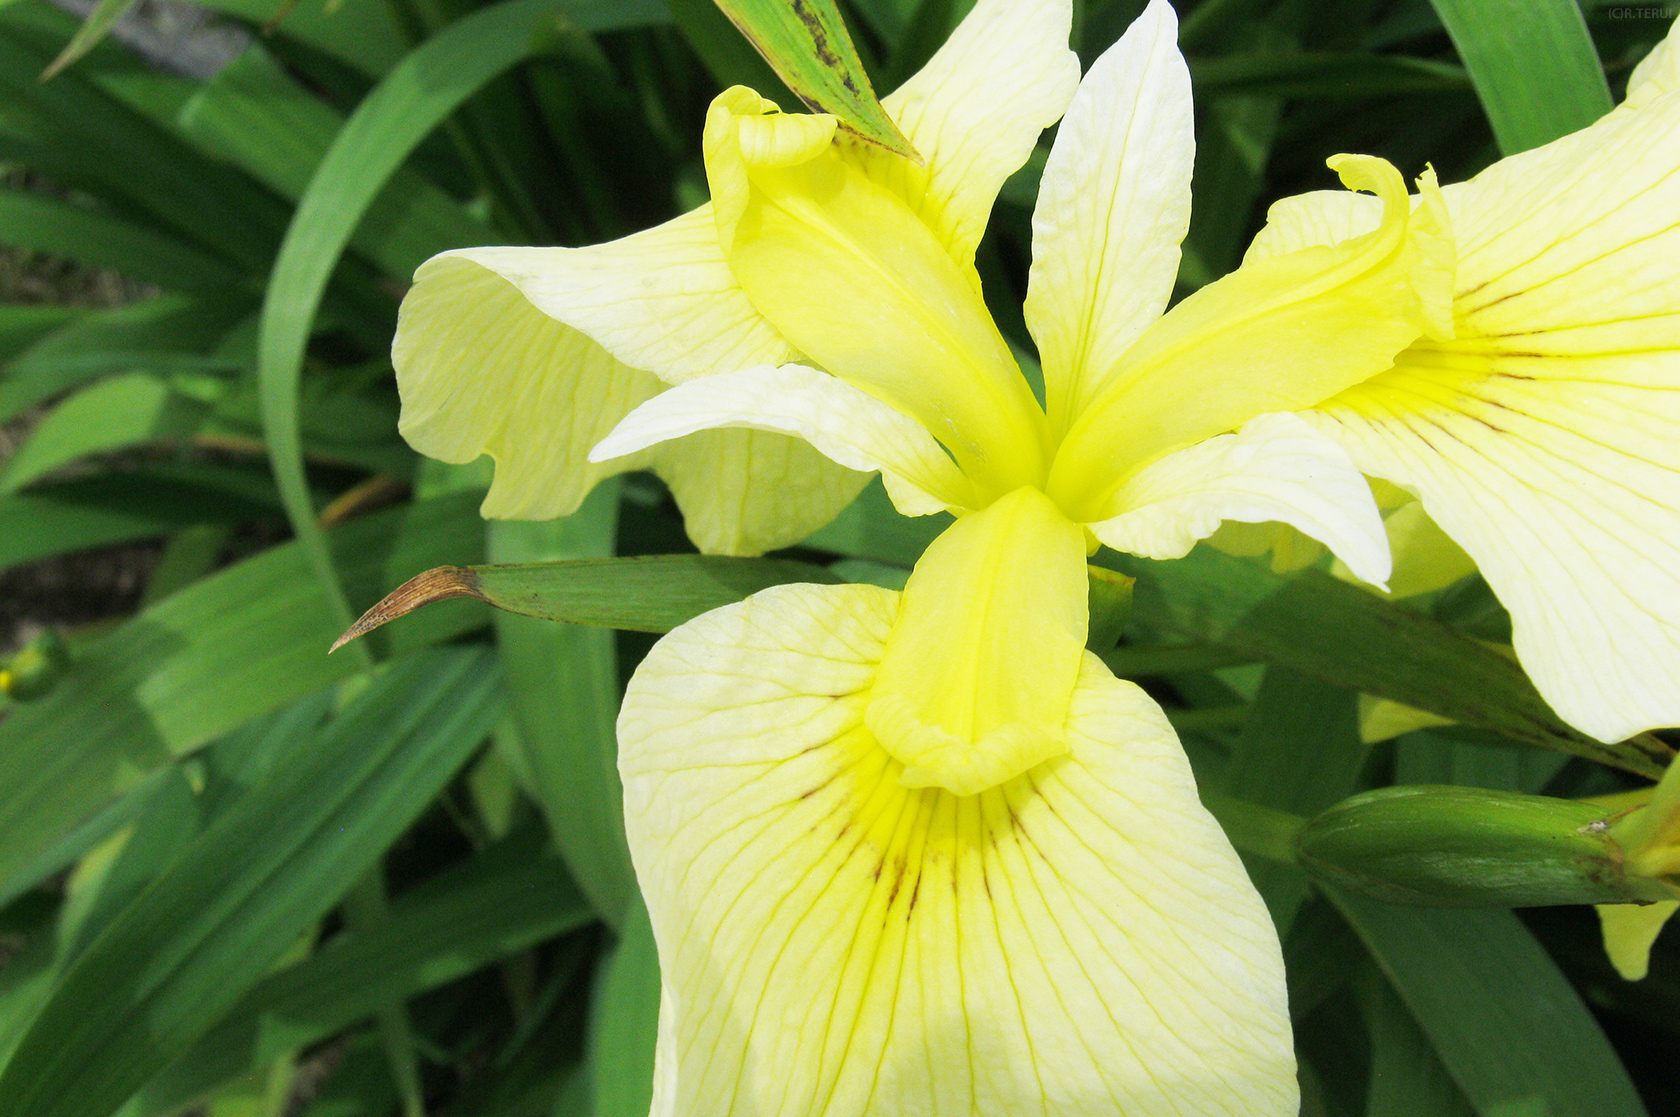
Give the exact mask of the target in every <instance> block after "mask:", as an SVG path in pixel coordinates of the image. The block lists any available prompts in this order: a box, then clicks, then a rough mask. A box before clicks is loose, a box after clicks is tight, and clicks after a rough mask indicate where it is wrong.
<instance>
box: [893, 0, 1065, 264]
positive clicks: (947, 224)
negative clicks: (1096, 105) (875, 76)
mask: <svg viewBox="0 0 1680 1117" xmlns="http://www.w3.org/2000/svg"><path fill="white" fill-rule="evenodd" d="M1072 22H1073V4H1072V3H1071V2H1070V0H980V2H979V3H978V4H976V5H975V6H974V10H973V11H971V12H970V13H969V14H968V16H967V18H965V19H964V20H963V21H962V23H961V24H960V25H959V26H958V27H957V29H956V31H954V32H952V34H951V37H950V38H949V39H947V40H946V41H945V45H944V46H943V47H941V48H940V49H939V51H938V52H937V53H936V54H935V55H934V56H933V58H932V59H930V60H929V61H928V64H927V65H926V66H924V67H922V69H921V71H920V72H919V73H917V74H916V75H915V76H914V77H912V78H911V79H910V80H909V81H907V82H905V83H904V84H903V85H902V86H900V87H899V88H898V89H897V90H895V91H894V92H892V93H890V94H888V95H887V96H886V97H884V98H882V105H883V106H884V107H885V108H886V110H887V112H888V114H889V115H891V116H892V118H893V119H894V120H895V121H897V123H898V126H899V129H900V130H901V131H903V133H904V135H905V136H906V137H907V138H908V139H909V140H910V142H911V144H912V145H914V146H915V148H916V151H917V152H918V153H919V154H920V155H921V156H922V158H923V160H924V161H925V163H924V166H922V167H917V166H915V165H914V164H912V163H910V162H908V161H907V160H904V159H896V158H895V159H887V158H881V159H878V160H875V161H874V162H873V163H872V165H871V168H870V170H871V174H872V175H873V176H875V177H877V178H878V179H880V180H881V181H885V182H889V183H891V184H892V185H894V186H895V188H896V189H898V190H899V192H900V193H902V194H903V195H904V196H905V197H906V198H908V199H910V200H911V202H912V205H913V207H914V208H915V210H916V212H917V213H919V214H920V215H921V217H922V220H923V221H924V222H926V223H927V225H928V226H929V227H930V228H932V229H933V230H934V231H935V232H936V233H937V234H938V235H939V236H940V239H941V240H942V241H943V242H944V244H945V247H946V248H947V250H948V251H949V252H950V254H951V256H952V257H953V258H954V259H956V260H957V261H958V262H960V263H963V264H967V263H969V262H971V261H972V260H973V259H974V248H975V246H976V245H977V244H979V243H980V235H981V234H982V233H984V232H985V231H986V221H987V219H988V218H989V217H990V216H991V212H992V203H993V202H994V201H996V200H997V193H998V190H999V189H1001V188H1002V186H1003V181H1004V179H1006V178H1008V177H1009V176H1010V175H1012V174H1014V173H1015V172H1016V171H1017V170H1019V169H1020V167H1021V165H1022V164H1023V163H1025V162H1026V161H1027V156H1028V155H1030V154H1032V149H1033V145H1034V144H1036V143H1037V142H1038V137H1039V135H1040V134H1041V133H1042V132H1043V131H1044V129H1046V128H1048V127H1050V125H1052V124H1054V123H1056V121H1057V119H1058V118H1059V117H1060V116H1061V115H1062V112H1063V110H1064V109H1066V108H1067V105H1068V101H1069V100H1070V99H1071V98H1072V97H1073V91H1074V88H1075V86H1077V85H1078V84H1079V58H1078V56H1077V55H1075V54H1074V53H1073V51H1071V50H1069V49H1068V33H1069V30H1070V28H1071V26H1072Z"/></svg>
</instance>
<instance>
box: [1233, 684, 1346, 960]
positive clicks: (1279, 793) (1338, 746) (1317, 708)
mask: <svg viewBox="0 0 1680 1117" xmlns="http://www.w3.org/2000/svg"><path fill="white" fill-rule="evenodd" d="M1357 700H1358V695H1357V694H1355V693H1354V692H1353V691H1351V690H1347V689H1345V688H1343V687H1338V686H1332V685H1330V684H1328V683H1325V682H1323V681H1322V680H1319V679H1315V678H1311V677H1309V676H1306V675H1300V674H1297V673H1296V672H1294V671H1291V670H1289V669H1288V668H1284V667H1277V666H1272V667H1268V668H1267V669H1266V674H1265V677H1264V678H1263V679H1262V680H1261V682H1260V690H1259V692H1258V693H1257V694H1256V695H1255V699H1254V709H1253V712H1252V713H1251V714H1250V716H1249V718H1248V721H1247V723H1246V726H1245V727H1244V729H1243V732H1242V734H1241V736H1239V737H1238V738H1237V743H1236V746H1235V748H1233V750H1232V752H1231V758H1230V760H1229V762H1228V763H1227V764H1226V766H1225V772H1224V790H1225V791H1226V792H1227V793H1228V794H1230V795H1234V796H1240V797H1241V798H1242V799H1244V800H1245V801H1247V802H1250V803H1255V804H1257V805H1259V806H1263V807H1270V808H1273V809H1276V810H1282V811H1289V812H1292V813H1294V814H1297V815H1304V816H1311V815H1314V814H1317V813H1318V812H1319V811H1321V810H1323V809H1324V808H1325V807H1328V806H1329V805H1330V804H1332V803H1334V802H1335V801H1336V800H1338V799H1340V798H1342V797H1343V796H1345V795H1348V794H1350V793H1351V792H1352V791H1353V789H1354V784H1355V781H1357V780H1358V778H1359V769H1360V765H1361V764H1362V763H1363V761H1364V759H1365V747H1364V745H1362V744H1361V743H1360V740H1359V712H1358V708H1357ZM1249 875H1250V876H1251V877H1252V878H1253V880H1254V884H1255V887H1256V888H1258V889H1259V890H1260V895H1261V896H1262V897H1263V898H1264V899H1265V901H1266V906H1267V907H1268V908H1269V909H1270V910H1271V913H1272V920H1273V921H1274V922H1275V923H1276V924H1277V927H1278V933H1279V934H1280V935H1287V934H1288V933H1289V928H1290V926H1291V925H1292V924H1293V923H1294V922H1295V915H1296V913H1297V912H1298V911H1299V910H1300V907H1301V904H1302V903H1304V902H1305V901H1306V899H1307V896H1308V895H1309V894H1310V891H1311V888H1310V885H1309V884H1308V883H1307V877H1306V874H1305V873H1303V872H1302V871H1301V870H1300V868H1298V867H1297V866H1295V865H1279V864H1275V863H1257V862H1251V863H1250V864H1249Z"/></svg>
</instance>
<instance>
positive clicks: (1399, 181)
mask: <svg viewBox="0 0 1680 1117" xmlns="http://www.w3.org/2000/svg"><path fill="white" fill-rule="evenodd" d="M1325 162H1326V164H1327V165H1328V166H1329V167H1330V169H1331V170H1333V171H1335V172H1336V175H1337V177H1339V178H1340V179H1341V180H1342V185H1344V186H1346V187H1347V188H1348V189H1349V190H1360V191H1364V192H1366V193H1369V194H1375V195H1376V196H1377V197H1378V198H1379V199H1380V200H1381V201H1382V204H1383V216H1382V224H1381V225H1380V226H1379V227H1378V228H1377V230H1376V231H1375V232H1374V233H1372V234H1369V235H1371V236H1373V237H1376V238H1378V239H1390V238H1391V239H1392V243H1393V246H1394V248H1395V249H1405V250H1409V251H1410V253H1411V257H1412V258H1411V259H1410V260H1409V261H1408V264H1409V267H1408V271H1409V273H1410V280H1411V286H1412V288H1413V290H1414V291H1415V292H1416V293H1417V296H1418V300H1419V307H1418V309H1419V312H1420V316H1421V318H1422V320H1423V321H1422V324H1423V327H1424V332H1425V333H1426V334H1427V335H1428V336H1430V337H1432V338H1435V339H1437V340H1440V339H1445V338H1450V337H1453V336H1454V333H1455V330H1454V326H1453V310H1452V302H1453V281H1454V277H1455V273H1456V268H1457V249H1456V246H1455V245H1454V242H1453V236H1452V222H1451V219H1450V218H1449V217H1448V215H1447V206H1446V202H1445V200H1444V199H1443V198H1442V196H1441V188H1440V185H1439V184H1438V183H1437V182H1436V180H1435V171H1434V169H1433V168H1431V167H1425V168H1424V172H1423V174H1421V175H1419V176H1418V179H1417V185H1418V198H1419V201H1418V206H1417V209H1416V210H1415V211H1414V210H1413V209H1412V204H1411V198H1410V196H1409V195H1408V194H1407V193H1406V180H1405V179H1403V178H1402V177H1401V176H1400V172H1399V171H1398V170H1396V169H1395V167H1394V164H1392V163H1390V162H1389V161H1388V160H1386V159H1379V158H1378V157H1376V156H1374V155H1346V154H1343V155H1332V156H1331V157H1330V158H1329V159H1327V160H1325Z"/></svg>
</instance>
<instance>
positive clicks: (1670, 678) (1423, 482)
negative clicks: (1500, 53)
mask: <svg viewBox="0 0 1680 1117" xmlns="http://www.w3.org/2000/svg"><path fill="white" fill-rule="evenodd" d="M1676 151H1680V50H1677V49H1676V37H1675V34H1674V32H1673V31H1672V30H1671V31H1670V33H1669V36H1668V38H1667V40H1666V41H1665V42H1664V43H1663V44H1662V45H1660V46H1659V47H1658V49H1657V50H1656V51H1655V52H1653V53H1652V55H1651V56H1650V57H1649V58H1647V59H1646V60H1645V62H1644V63H1642V64H1641V66H1640V67H1639V69H1638V70H1636V71H1635V73H1634V74H1633V76H1632V79H1631V80H1630V83H1629V94H1628V98H1627V100H1626V101H1625V102H1624V103H1623V104H1622V105H1621V106H1620V107H1618V108H1617V109H1616V110H1614V111H1613V112H1611V113H1609V114H1608V115H1607V116H1605V117H1604V118H1603V119H1602V120H1599V121H1598V122H1597V123H1595V124H1593V125H1591V126H1590V127H1588V128H1585V129H1583V130H1581V131H1579V132H1576V133H1574V134H1572V135H1569V136H1565V137H1563V138H1562V139H1560V140H1557V141H1556V142H1554V143H1551V144H1548V145H1546V146H1544V147H1540V148H1536V149H1535V150H1532V151H1527V152H1524V153H1522V154H1520V155H1516V156H1513V157H1511V158H1509V159H1504V160H1501V161H1500V162H1498V163H1496V164H1494V165H1493V166H1492V167H1489V168H1488V169H1487V170H1486V171H1484V172H1482V173H1481V174H1480V175H1477V176H1476V177H1475V178H1473V179H1471V180H1470V181H1468V182H1465V183H1462V184H1457V185H1449V186H1446V187H1443V188H1442V190H1441V198H1442V200H1443V201H1444V203H1445V207H1446V212H1447V214H1448V216H1449V218H1450V221H1451V226H1452V230H1453V233H1454V237H1455V240H1456V243H1457V263H1456V268H1455V276H1454V279H1453V299H1452V332H1451V334H1450V336H1448V337H1433V338H1419V339H1417V340H1416V341H1415V342H1413V343H1412V344H1410V345H1408V346H1407V347H1405V348H1404V349H1403V350H1402V351H1400V352H1399V353H1398V354H1397V355H1396V356H1395V357H1394V358H1393V360H1392V362H1391V367H1389V368H1387V369H1386V370H1384V371H1382V372H1381V373H1379V374H1378V375H1376V376H1373V377H1371V378H1370V379H1368V380H1366V381H1364V382H1362V383H1360V384H1358V385H1356V386H1353V387H1350V388H1348V389H1346V390H1344V391H1342V392H1339V393H1337V394H1335V395H1333V396H1331V397H1329V398H1328V399H1326V400H1324V401H1322V402H1319V403H1318V404H1316V405H1315V406H1314V407H1313V408H1312V409H1310V410H1305V411H1303V412H1301V416H1302V418H1304V419H1306V420H1307V421H1308V422H1310V423H1312V424H1313V426H1314V427H1315V428H1316V429H1318V430H1320V431H1321V432H1323V433H1324V434H1326V435H1329V436H1330V437H1332V438H1334V439H1336V440H1337V441H1338V442H1340V443H1341V444H1342V445H1343V446H1344V447H1346V448H1347V450H1348V452H1349V453H1350V454H1351V455H1352V456H1353V459H1354V461H1355V462H1356V463H1357V464H1358V466H1359V468H1360V469H1362V470H1363V471H1365V472H1366V473H1368V474H1371V475H1373V476H1376V477H1381V478H1385V479H1387V480H1388V481H1392V482H1394V483H1396V484H1398V485H1400V486H1402V487H1403V488H1405V489H1406V490H1409V491H1410V492H1412V493H1415V494H1416V495H1417V496H1418V498H1419V505H1420V506H1421V507H1420V508H1418V509H1417V511H1418V512H1420V513H1427V515H1428V517H1429V518H1431V519H1433V521H1435V523H1438V524H1439V525H1440V528H1442V529H1444V530H1445V532H1446V534H1447V535H1448V536H1450V537H1451V539H1452V541H1453V542H1455V543H1456V544H1457V545H1458V546H1459V547H1462V548H1463V550H1464V552H1467V553H1468V555H1469V557H1470V558H1471V559H1473V560H1474V562H1475V565H1476V566H1477V567H1478V568H1479V569H1480V570H1481V572H1482V574H1483V575H1484V576H1485V577H1486V578H1487V580H1488V583H1489V585H1490V586H1491V587H1492V588H1493V590H1494V592H1495V593H1496V594H1497V595H1498V596H1499V598H1500V600H1501V601H1502V602H1504V604H1505V605H1506V607H1507V608H1508V609H1509V610H1510V613H1511V621H1512V636H1513V643H1514V645H1515V648H1516V653H1517V657H1518V659H1519V660H1520V661H1521V663H1522V665H1523V667H1524V668H1525V669H1526V670H1527V672H1528V674H1529V676H1530V677H1531V678H1533V680H1534V682H1535V685H1536V686H1537V687H1538V688H1539V690H1540V692H1541V694H1542V695H1544V696H1545V698H1546V700H1547V701H1548V702H1550V703H1551V705H1552V707H1553V708H1554V709H1556V710H1557V712H1558V714H1559V715H1560V716H1562V717H1563V718H1564V719H1565V720H1567V721H1569V722H1571V723H1572V724H1574V725H1576V726H1578V727H1580V728H1581V729H1583V730H1585V731H1586V732H1588V733H1590V734H1592V735H1594V736H1595V737H1598V738H1599V739H1600V740H1604V741H1614V740H1620V739H1622V738H1624V737H1627V736H1630V735H1632V734H1634V733H1637V732H1640V731H1642V730H1646V729H1651V728H1655V727H1660V726H1671V725H1676V724H1680V283H1677V274H1680V269H1677V265H1676V261H1680V158H1676V155H1675V153H1676ZM1373 203H1374V199H1370V198H1362V197H1360V196H1357V195H1354V194H1349V193H1346V192H1335V191H1326V192H1322V193H1314V194H1306V195H1301V196H1299V197H1295V198H1289V199H1285V200H1284V201H1281V202H1278V203H1277V204H1276V205H1274V206H1273V207H1272V210H1271V213H1270V214H1269V223H1268V225H1267V227H1266V228H1265V229H1264V230H1263V231H1262V232H1261V234H1260V235H1259V236H1258V237H1257V238H1256V240H1255V243H1254V245H1253V246H1252V247H1251V248H1250V250H1249V253H1248V256H1247V258H1246V260H1245V262H1244V266H1243V267H1244V269H1246V268H1248V267H1250V266H1253V265H1254V264H1256V263H1261V262H1264V261H1266V260H1268V259H1271V258H1274V257H1276V256H1277V255H1279V254H1284V255H1293V254H1296V253H1299V252H1300V251H1302V250H1305V249H1308V248H1309V247H1311V246H1335V245H1337V244H1345V243H1348V240H1347V238H1356V237H1359V236H1362V235H1367V233H1368V230H1369V229H1372V228H1374V227H1376V226H1377V224H1378V223H1379V222H1380V221H1381V220H1384V219H1385V217H1384V215H1383V213H1382V211H1381V207H1380V206H1378V205H1376V204H1373ZM1419 518H1420V516H1417V515H1414V516H1412V517H1411V518H1410V519H1408V520H1407V524H1408V525H1411V526H1417V525H1416V521H1417V520H1418V519H1419ZM1392 519H1393V517H1391V520H1392ZM1426 534H1427V533H1426ZM1426 550H1427V551H1428V555H1427V556H1425V557H1428V558H1429V561H1427V562H1425V563H1424V564H1423V565H1424V566H1426V567H1430V568H1433V567H1436V566H1440V567H1442V568H1444V569H1448V570H1450V572H1451V574H1452V575H1456V574H1457V573H1460V572H1462V570H1463V566H1462V565H1460V564H1459V563H1457V562H1455V561H1453V560H1452V558H1451V556H1447V557H1445V558H1443V557H1442V555H1441V554H1440V553H1439V548H1435V549H1426ZM1396 556H1397V561H1399V562H1400V564H1401V566H1402V567H1406V566H1410V565H1413V564H1409V563H1407V562H1406V561H1405V560H1404V559H1403V557H1402V556H1401V553H1400V548H1398V547H1397V548H1396ZM1430 556H1432V557H1430ZM1415 573H1416V574H1417V575H1419V576H1421V577H1423V578H1426V579H1427V578H1428V577H1429V575H1430V573H1431V570H1430V569H1419V570H1417V571H1416V572H1415ZM1396 579H1397V588H1398V582H1399V580H1401V579H1404V580H1407V581H1414V580H1416V579H1415V578H1414V577H1413V572H1411V571H1403V570H1402V569H1397V570H1396ZM1418 584H1419V585H1420V586H1427V585H1431V584H1434V582H1429V581H1425V582H1419V583H1418Z"/></svg>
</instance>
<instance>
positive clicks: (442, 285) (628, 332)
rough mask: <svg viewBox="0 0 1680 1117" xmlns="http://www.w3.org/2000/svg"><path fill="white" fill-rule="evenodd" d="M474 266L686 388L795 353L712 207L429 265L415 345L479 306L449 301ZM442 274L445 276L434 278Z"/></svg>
mask: <svg viewBox="0 0 1680 1117" xmlns="http://www.w3.org/2000/svg"><path fill="white" fill-rule="evenodd" d="M446 260H453V261H467V262H470V263H473V264H476V265H478V266H479V267H481V268H483V269H485V270H487V271H490V272H494V273H495V274H496V275H499V276H500V277H501V278H502V279H503V280H505V281H506V282H508V283H510V284H512V285H513V286H514V287H515V288H516V289H517V290H518V291H519V293H520V294H522V295H523V296H524V297H525V298H526V300H527V301H529V302H530V304H531V305H532V306H533V307H535V308H536V309H537V310H539V311H540V312H542V313H543V314H546V315H547V316H549V317H550V318H553V319H554V320H556V321H558V322H563V323H565V324H566V325H568V326H570V327H572V328H573V329H575V330H579V331H581V332H583V333H585V334H587V335H589V337H591V338H593V339H594V340H595V341H596V342H597V343H598V344H599V345H601V346H602V347H603V348H604V349H606V350H607V352H609V353H611V354H612V355H613V356H614V357H616V358H618V359H619V360H620V361H623V362H624V363H625V364H627V365H629V366H630V367H631V368H636V369H641V370H643V371H644V372H651V373H653V374H654V375H655V376H657V377H659V378H660V379H661V380H664V381H665V382H667V383H672V384H675V383H678V382H680V381H683V380H687V379H688V378H690V377H693V376H702V375H704V374H706V373H709V372H728V371H730V370H732V369H737V368H743V367H745V366H747V365H755V364H782V363H784V362H786V361H790V360H793V359H794V358H795V356H796V354H795V353H794V351H793V349H792V347H791V346H789V345H788V343H787V342H786V341H785V340H783V339H782V338H781V337H780V336H779V335H778V334H777V333H776V331H775V330H774V329H773V328H772V327H771V326H770V325H769V324H768V323H766V322H765V321H764V319H763V318H762V317H760V315H759V314H758V312H757V311H755V310H754V309H753V306H752V304H751V303H750V302H748V301H747V297H746V296H745V295H744V294H742V292H741V288H740V285H739V284H737V283H736V282H735V277H734V275H733V274H732V273H731V272H730V270H729V265H728V263H727V262H726V261H725V260H724V256H723V249H722V248H721V247H720V246H719V244H718V239H717V223H716V220H715V219H714V217H713V215H712V207H711V206H710V205H703V206H701V207H699V208H698V209H695V210H692V211H690V212H689V213H685V214H683V215H682V216H681V217H677V218H673V219H672V220H670V221H667V222H665V223H664V224H663V225H657V226H655V227H654V228H652V229H646V230H644V231H642V232H640V233H634V234H632V235H630V236H627V237H624V238H622V239H620V240H615V241H609V242H607V243H605V244H593V245H589V246H588V247H585V248H463V249H459V250H457V251H454V252H446V253H443V254H442V255H441V256H438V257H435V258H434V259H433V260H430V261H428V262H427V263H426V264H424V265H422V266H421V268H420V271H419V272H418V273H417V274H416V275H415V283H416V284H417V285H418V286H419V287H420V288H422V289H424V288H427V287H431V288H432V289H433V290H432V293H431V296H430V298H431V300H432V304H431V309H430V310H429V312H428V313H425V314H421V315H406V316H405V323H404V328H405V330H407V331H408V332H409V333H410V334H411V335H413V336H412V337H411V338H409V339H407V340H406V341H405V339H404V338H403V337H401V336H399V338H398V344H399V346H404V345H406V346H407V347H408V348H410V349H418V348H423V347H427V346H429V345H431V344H433V343H435V342H436V341H437V340H439V339H442V338H446V337H447V334H448V333H449V331H450V330H451V329H452V328H453V323H454V322H455V321H458V320H460V319H462V318H467V317H470V316H471V315H472V312H473V310H474V307H473V303H472V301H471V300H470V299H467V298H465V297H456V298H453V299H452V298H450V296H449V287H450V286H451V285H452V284H453V283H454V282H458V281H459V280H458V279H457V278H456V277H459V276H461V275H462V274H463V273H462V272H461V271H460V267H461V265H460V264H458V263H457V264H450V265H445V264H444V263H443V262H444V261H446ZM434 272H435V273H437V274H435V275H434Z"/></svg>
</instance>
